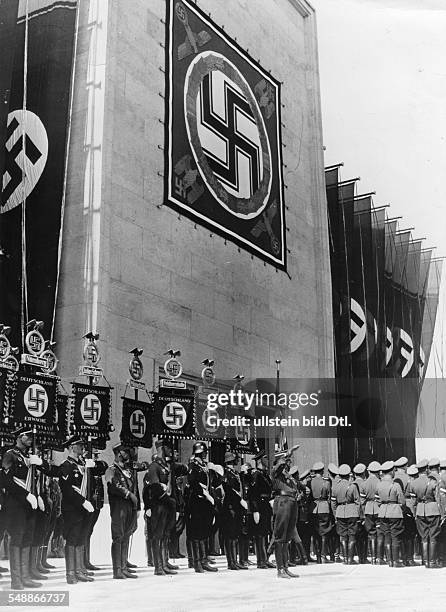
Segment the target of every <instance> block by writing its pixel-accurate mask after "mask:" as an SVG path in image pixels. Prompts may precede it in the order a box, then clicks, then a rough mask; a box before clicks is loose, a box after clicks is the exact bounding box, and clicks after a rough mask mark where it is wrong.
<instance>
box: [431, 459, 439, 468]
mask: <svg viewBox="0 0 446 612" xmlns="http://www.w3.org/2000/svg"><path fill="white" fill-rule="evenodd" d="M439 465H440V459H438V457H432V459H430V461H429V467H430V468H432V467H438V466H439Z"/></svg>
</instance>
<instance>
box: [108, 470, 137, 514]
mask: <svg viewBox="0 0 446 612" xmlns="http://www.w3.org/2000/svg"><path fill="white" fill-rule="evenodd" d="M105 482H106V483H107V492H108V499H109V502H110V507H112V505H115V504H116V503H117V502H118V501H119V500H128V502H129V503H130V504H132V502H131V500H130V499H129V496H130V493H133V492H134V485H135V482H134V473H133V470H127V469H125V468H123V467H122V466H120V465H119V464H118V463H114V464H113V465H111V466H110V467H109V468H108V469H107V471H106V472H105Z"/></svg>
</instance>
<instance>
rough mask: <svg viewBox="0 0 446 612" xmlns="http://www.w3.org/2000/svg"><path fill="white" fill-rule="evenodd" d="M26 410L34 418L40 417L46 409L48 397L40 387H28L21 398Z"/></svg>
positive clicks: (35, 385)
mask: <svg viewBox="0 0 446 612" xmlns="http://www.w3.org/2000/svg"><path fill="white" fill-rule="evenodd" d="M23 403H24V404H25V408H26V410H27V411H28V412H29V414H31V415H32V416H35V417H42V416H43V415H44V414H45V412H46V411H47V409H48V395H47V393H46V391H45V389H44V388H43V387H42V385H38V384H36V383H34V384H32V385H30V386H29V387H28V388H27V389H26V391H25V394H24V396H23Z"/></svg>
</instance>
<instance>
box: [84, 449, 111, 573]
mask: <svg viewBox="0 0 446 612" xmlns="http://www.w3.org/2000/svg"><path fill="white" fill-rule="evenodd" d="M98 453H99V451H94V456H95V457H96V459H97V456H98ZM96 468H97V473H96V474H95V475H94V476H93V475H92V476H91V479H90V487H91V499H90V501H91V503H92V505H93V508H94V511H93V512H92V513H91V515H90V521H89V524H88V529H87V533H86V535H85V542H84V565H85V568H86V569H87V570H89V571H93V572H95V571H98V570H99V569H100V568H99V567H97V566H96V565H93V563H92V562H91V559H90V541H91V536H92V535H93V530H94V528H95V525H96V523H97V522H98V519H99V514H100V512H101V510H102V508H103V507H104V483H103V482H102V476H103V475H104V474H105V471H106V470H107V464H106V463H104V462H99V460H98V459H97V460H96ZM101 468H102V469H101Z"/></svg>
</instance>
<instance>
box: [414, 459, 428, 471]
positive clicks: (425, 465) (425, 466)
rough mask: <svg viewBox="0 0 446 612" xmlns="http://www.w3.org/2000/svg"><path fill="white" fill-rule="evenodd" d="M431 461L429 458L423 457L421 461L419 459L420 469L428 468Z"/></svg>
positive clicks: (418, 466)
mask: <svg viewBox="0 0 446 612" xmlns="http://www.w3.org/2000/svg"><path fill="white" fill-rule="evenodd" d="M428 463H429V461H428V460H427V459H421V461H418V463H417V468H418V469H419V470H424V469H425V468H427V465H428Z"/></svg>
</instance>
